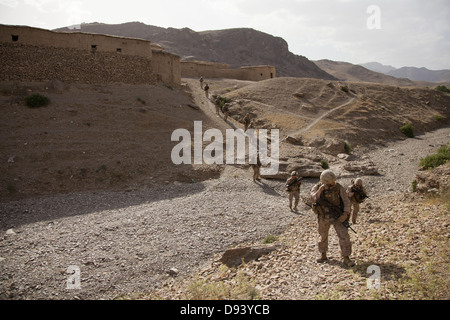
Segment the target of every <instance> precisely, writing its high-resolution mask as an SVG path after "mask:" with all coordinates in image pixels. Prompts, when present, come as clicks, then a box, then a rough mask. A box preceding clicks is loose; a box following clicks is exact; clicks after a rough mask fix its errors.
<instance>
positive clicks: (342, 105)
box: [292, 98, 355, 136]
mask: <svg viewBox="0 0 450 320" xmlns="http://www.w3.org/2000/svg"><path fill="white" fill-rule="evenodd" d="M354 100H355V98H351V99H350V100H348V101H347V102H345V103H343V104H341V105H339V106H337V107H335V108H333V109H331V110H329V111H327V112H325V113H323V114H321V115H320V116H319V117H317V118H316V119H314V120H313V121H312V122H311V123H310V124H308V125H307V126H306V127H305V128H303V129H301V130H299V131H297V132H294V133H292V135H294V136H295V135H298V134H302V133H305V132H306V131H308V130H310V129H311V128H312V127H314V126H315V125H316V124H317V123H318V122H319V121H320V120H322V119H323V118H325V117H327V116H329V115H330V114H331V113H333V112H334V111H336V110H339V109H340V108H343V107H345V106H348V105H349V104H351V103H352V102H353V101H354Z"/></svg>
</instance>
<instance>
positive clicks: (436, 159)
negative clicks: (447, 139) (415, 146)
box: [420, 146, 450, 169]
mask: <svg viewBox="0 0 450 320" xmlns="http://www.w3.org/2000/svg"><path fill="white" fill-rule="evenodd" d="M449 160H450V148H449V147H448V146H442V147H440V148H439V149H438V151H437V153H436V154H432V155H430V156H426V157H425V158H422V159H420V166H422V167H425V168H426V169H432V168H436V167H439V166H440V165H443V164H445V163H446V162H447V161H449Z"/></svg>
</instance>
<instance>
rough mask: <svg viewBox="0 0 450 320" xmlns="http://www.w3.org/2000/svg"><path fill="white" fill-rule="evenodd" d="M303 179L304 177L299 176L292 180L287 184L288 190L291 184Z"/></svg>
mask: <svg viewBox="0 0 450 320" xmlns="http://www.w3.org/2000/svg"><path fill="white" fill-rule="evenodd" d="M302 179H303V178H302V177H298V178H296V179H294V180H292V181H291V182H290V183H289V184H286V191H289V188H290V187H291V186H293V185H294V184H296V183H298V182H300V181H301V180H302Z"/></svg>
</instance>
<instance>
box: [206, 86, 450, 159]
mask: <svg viewBox="0 0 450 320" xmlns="http://www.w3.org/2000/svg"><path fill="white" fill-rule="evenodd" d="M218 86H219V84H216V83H215V82H213V83H212V85H211V87H212V90H213V91H215V90H216V89H217V87H218ZM217 92H219V93H220V92H221V91H220V90H219V91H217ZM224 96H225V97H227V98H229V99H231V100H232V101H234V103H233V104H232V106H231V108H230V110H231V115H232V117H234V118H236V119H242V117H243V115H244V114H245V113H247V112H249V113H250V114H251V117H252V119H253V123H254V125H255V127H258V128H279V129H280V136H281V137H282V138H286V137H287V136H290V137H291V138H293V139H291V141H292V142H293V143H294V144H298V145H302V144H303V145H309V146H313V147H319V148H321V149H323V150H327V152H330V153H334V154H337V153H339V152H344V147H343V141H345V140H347V141H348V142H349V143H350V145H351V146H357V145H364V144H372V143H379V142H382V141H385V140H390V139H403V138H405V136H404V134H403V133H402V132H401V131H400V129H399V128H400V127H402V126H403V125H404V124H405V123H411V124H412V125H413V127H414V130H415V133H416V134H419V133H423V132H426V131H429V130H433V129H435V128H438V127H440V126H442V125H444V124H445V123H446V122H447V121H448V119H449V118H450V112H449V108H448V107H449V106H450V96H449V95H448V94H446V93H442V92H440V91H437V90H434V89H421V88H400V87H395V86H388V85H380V84H370V83H359V82H345V83H344V82H338V81H325V80H318V79H299V78H289V77H284V78H275V79H269V80H265V81H260V82H255V83H252V84H249V85H247V86H245V87H242V88H239V89H237V90H232V91H231V92H224ZM333 139H334V140H340V142H337V144H335V145H334V146H333V145H330V144H329V143H327V142H330V143H331V141H330V140H333ZM289 152H291V151H289Z"/></svg>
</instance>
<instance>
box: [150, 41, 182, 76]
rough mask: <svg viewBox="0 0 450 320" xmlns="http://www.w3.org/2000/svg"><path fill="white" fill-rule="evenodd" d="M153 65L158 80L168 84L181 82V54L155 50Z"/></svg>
mask: <svg viewBox="0 0 450 320" xmlns="http://www.w3.org/2000/svg"><path fill="white" fill-rule="evenodd" d="M152 66H153V72H154V73H155V74H156V79H157V80H159V81H162V82H164V83H168V84H176V85H180V84H181V65H180V57H179V56H177V55H175V54H172V53H168V52H165V51H161V50H153V53H152Z"/></svg>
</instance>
